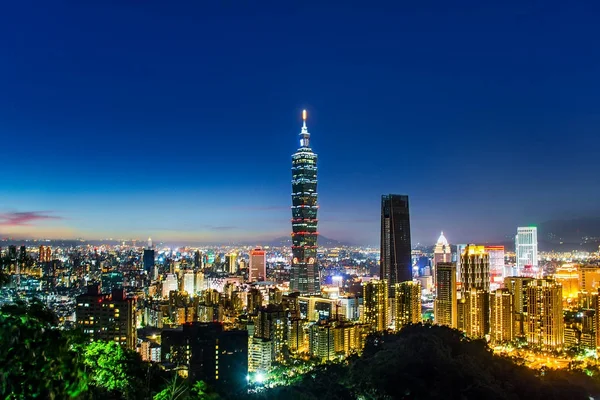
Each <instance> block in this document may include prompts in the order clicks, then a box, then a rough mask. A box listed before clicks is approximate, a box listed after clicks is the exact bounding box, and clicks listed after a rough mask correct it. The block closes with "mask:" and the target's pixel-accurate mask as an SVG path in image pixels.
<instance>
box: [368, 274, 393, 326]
mask: <svg viewBox="0 0 600 400" xmlns="http://www.w3.org/2000/svg"><path fill="white" fill-rule="evenodd" d="M363 308H364V313H363V321H364V323H365V324H367V325H369V327H370V329H371V330H373V331H378V332H381V331H385V330H386V329H387V320H388V284H387V282H386V281H384V280H383V281H375V280H373V281H370V282H367V283H365V284H364V286H363Z"/></svg>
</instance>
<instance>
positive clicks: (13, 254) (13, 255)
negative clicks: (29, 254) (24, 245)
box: [8, 244, 17, 261]
mask: <svg viewBox="0 0 600 400" xmlns="http://www.w3.org/2000/svg"><path fill="white" fill-rule="evenodd" d="M8 258H9V259H10V260H11V261H16V260H17V246H15V245H14V244H11V245H10V246H8Z"/></svg>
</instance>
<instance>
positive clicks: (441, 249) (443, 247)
mask: <svg viewBox="0 0 600 400" xmlns="http://www.w3.org/2000/svg"><path fill="white" fill-rule="evenodd" d="M440 262H452V250H451V248H450V244H449V243H448V240H447V239H446V236H444V232H442V233H441V234H440V237H439V238H438V240H437V242H436V244H435V246H434V248H433V274H432V275H433V277H434V279H435V266H436V265H437V264H438V263H440Z"/></svg>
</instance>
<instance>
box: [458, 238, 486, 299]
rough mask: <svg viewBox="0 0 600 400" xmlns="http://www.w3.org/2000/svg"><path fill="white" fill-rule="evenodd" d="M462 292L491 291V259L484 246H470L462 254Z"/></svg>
mask: <svg viewBox="0 0 600 400" xmlns="http://www.w3.org/2000/svg"><path fill="white" fill-rule="evenodd" d="M460 265H461V271H460V273H461V279H460V280H461V287H462V291H463V292H464V291H468V290H471V289H477V290H484V291H486V292H489V291H490V258H489V254H488V253H486V252H485V247H484V246H476V245H474V244H470V245H468V246H467V247H466V248H465V251H464V252H463V253H462V254H461V259H460Z"/></svg>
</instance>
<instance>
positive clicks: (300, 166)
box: [290, 110, 320, 294]
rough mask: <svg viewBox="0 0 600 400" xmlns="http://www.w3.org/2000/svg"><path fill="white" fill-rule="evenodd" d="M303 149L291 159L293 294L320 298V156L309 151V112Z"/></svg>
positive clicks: (301, 146) (302, 141)
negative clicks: (318, 258)
mask: <svg viewBox="0 0 600 400" xmlns="http://www.w3.org/2000/svg"><path fill="white" fill-rule="evenodd" d="M302 119H303V124H302V131H301V132H300V148H299V149H298V151H296V152H295V153H294V154H293V155H292V266H291V276H290V290H291V291H292V292H300V293H301V294H319V293H320V282H319V269H318V266H317V236H318V234H319V233H318V232H317V222H318V220H317V210H318V208H319V206H318V205H317V155H316V154H315V153H313V151H312V149H311V148H310V133H308V128H307V127H306V110H304V111H303V112H302Z"/></svg>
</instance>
